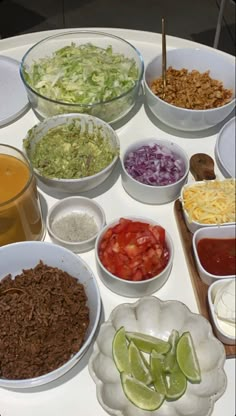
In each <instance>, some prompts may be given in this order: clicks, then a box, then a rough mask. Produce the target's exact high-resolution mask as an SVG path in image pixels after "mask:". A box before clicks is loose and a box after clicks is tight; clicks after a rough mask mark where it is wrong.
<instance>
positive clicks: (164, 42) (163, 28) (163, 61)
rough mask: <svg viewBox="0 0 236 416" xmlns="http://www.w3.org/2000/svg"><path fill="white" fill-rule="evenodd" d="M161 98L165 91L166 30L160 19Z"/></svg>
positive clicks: (163, 22) (163, 20) (163, 21)
mask: <svg viewBox="0 0 236 416" xmlns="http://www.w3.org/2000/svg"><path fill="white" fill-rule="evenodd" d="M161 23H162V89H163V93H162V98H163V99H164V98H165V89H166V30H165V19H164V18H162V21H161Z"/></svg>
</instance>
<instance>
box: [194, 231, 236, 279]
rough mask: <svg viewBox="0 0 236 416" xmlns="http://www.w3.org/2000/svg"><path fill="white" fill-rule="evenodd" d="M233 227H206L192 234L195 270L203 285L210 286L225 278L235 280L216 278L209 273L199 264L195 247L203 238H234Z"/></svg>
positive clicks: (228, 276)
mask: <svg viewBox="0 0 236 416" xmlns="http://www.w3.org/2000/svg"><path fill="white" fill-rule="evenodd" d="M235 233H236V229H235V225H225V226H218V227H208V228H205V227H204V228H200V229H199V230H197V231H196V232H195V233H194V234H193V243H192V244H193V253H194V258H195V261H196V265H197V269H198V273H199V276H200V277H201V279H202V280H203V282H204V283H206V284H207V285H210V284H212V283H214V282H215V281H217V280H225V279H226V278H235V277H236V276H235V275H225V276H217V275H214V274H211V273H209V272H208V271H207V270H206V269H205V268H204V267H203V266H202V264H201V261H200V258H199V255H198V250H197V245H198V243H199V241H200V240H201V239H203V238H222V239H223V238H235Z"/></svg>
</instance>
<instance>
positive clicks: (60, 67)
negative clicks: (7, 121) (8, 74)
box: [24, 43, 139, 105]
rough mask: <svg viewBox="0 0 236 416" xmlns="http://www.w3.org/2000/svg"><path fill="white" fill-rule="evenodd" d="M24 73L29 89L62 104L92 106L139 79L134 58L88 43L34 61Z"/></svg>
mask: <svg viewBox="0 0 236 416" xmlns="http://www.w3.org/2000/svg"><path fill="white" fill-rule="evenodd" d="M24 74H25V77H26V80H27V82H28V83H29V85H30V86H31V88H32V89H33V90H35V91H37V92H38V93H39V94H41V95H43V96H46V97H47V98H50V99H53V100H58V101H60V102H64V103H71V104H80V105H92V104H96V103H99V102H104V101H107V100H111V99H113V98H116V97H119V96H120V95H122V94H124V93H125V92H127V91H129V90H130V89H132V88H133V87H134V86H135V85H136V83H137V81H138V78H139V70H138V67H137V65H136V62H135V60H134V59H130V58H128V57H125V56H124V55H123V54H120V53H114V52H113V50H112V47H111V46H109V47H107V48H106V49H103V48H101V47H98V46H95V45H93V44H91V43H86V44H84V45H80V46H77V45H76V44H75V43H71V45H68V46H65V47H63V48H61V49H58V50H56V51H55V52H54V53H53V54H52V56H50V57H45V58H41V59H39V60H38V61H35V62H34V63H33V64H32V66H31V67H30V68H28V69H26V68H24Z"/></svg>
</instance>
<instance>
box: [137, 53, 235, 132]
mask: <svg viewBox="0 0 236 416" xmlns="http://www.w3.org/2000/svg"><path fill="white" fill-rule="evenodd" d="M169 66H172V67H173V68H174V69H179V70H180V69H182V68H186V69H188V70H189V71H191V70H194V69H195V70H198V71H199V72H201V73H203V72H205V71H208V70H210V77H211V78H213V79H216V80H218V81H221V82H222V83H223V86H224V87H225V88H227V89H231V90H232V91H233V96H232V100H231V101H230V102H229V103H227V104H225V105H223V106H222V107H218V108H213V109H209V110H190V109H186V108H181V107H176V106H174V105H172V104H169V103H167V102H166V101H164V100H162V99H161V98H159V97H157V96H156V95H155V94H154V93H153V92H152V91H151V88H150V84H151V82H152V81H153V80H154V79H156V78H159V77H161V74H162V55H161V54H160V55H158V56H156V57H155V58H154V59H153V60H152V61H151V62H149V63H148V65H147V66H146V70H145V73H144V88H145V95H146V101H147V104H148V106H149V108H150V110H151V111H152V113H153V114H154V115H155V116H156V117H157V118H159V119H160V120H161V121H162V122H163V123H165V124H167V125H168V126H170V127H173V128H175V129H180V130H186V131H200V130H204V129H207V128H209V127H212V126H215V125H216V124H218V123H220V122H221V121H223V120H224V119H225V118H226V117H227V116H228V115H229V114H230V113H231V112H232V111H233V109H234V107H235V60H234V58H233V57H230V56H228V55H226V54H223V53H222V52H220V51H218V50H216V49H209V48H208V49H204V48H202V49H199V48H184V49H172V50H168V51H167V68H168V67H169Z"/></svg>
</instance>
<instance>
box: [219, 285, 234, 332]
mask: <svg viewBox="0 0 236 416" xmlns="http://www.w3.org/2000/svg"><path fill="white" fill-rule="evenodd" d="M214 311H215V314H216V318H217V322H218V325H219V327H220V328H221V330H222V331H224V332H225V333H226V334H227V335H230V336H231V337H236V333H235V332H236V324H235V280H232V281H230V282H226V283H225V284H222V285H220V287H219V289H218V290H217V292H216V296H215V299H214Z"/></svg>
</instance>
